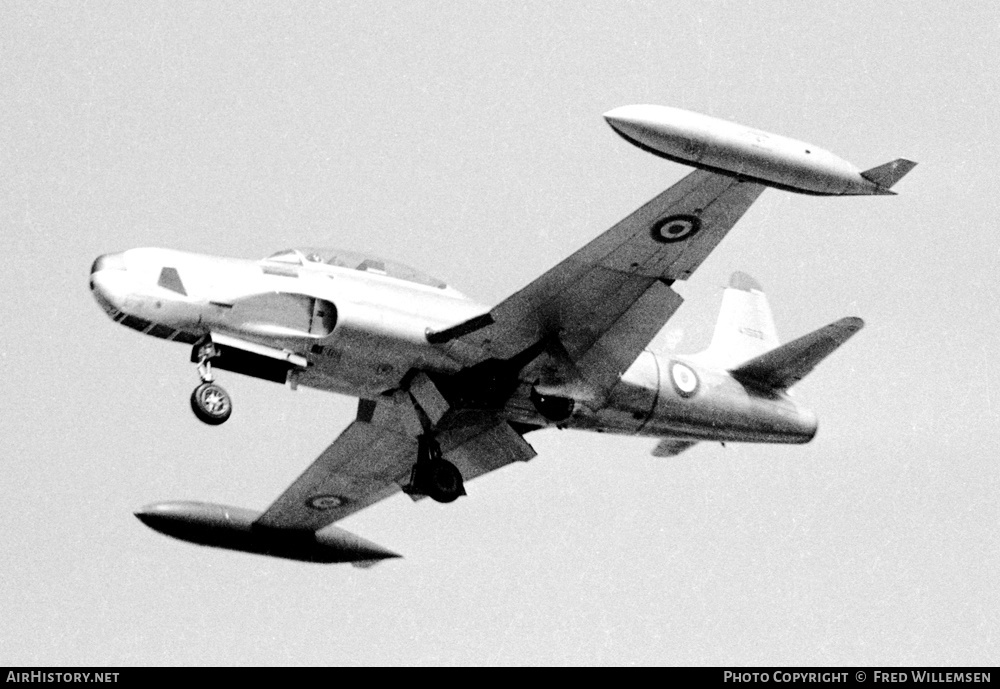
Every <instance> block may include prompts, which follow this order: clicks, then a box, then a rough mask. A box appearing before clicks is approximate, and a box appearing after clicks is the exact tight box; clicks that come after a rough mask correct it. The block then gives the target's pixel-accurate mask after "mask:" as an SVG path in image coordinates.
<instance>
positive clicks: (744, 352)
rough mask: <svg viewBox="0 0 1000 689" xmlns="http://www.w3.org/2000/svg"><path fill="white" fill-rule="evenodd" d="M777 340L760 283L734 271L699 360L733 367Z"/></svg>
mask: <svg viewBox="0 0 1000 689" xmlns="http://www.w3.org/2000/svg"><path fill="white" fill-rule="evenodd" d="M779 344H780V341H779V340H778V332H777V330H776V329H775V327H774V317H773V316H772V315H771V307H770V305H768V303H767V297H766V296H764V290H763V289H761V286H760V284H758V282H757V281H756V280H754V279H753V278H752V277H750V276H749V275H747V274H746V273H741V272H736V273H733V275H732V277H731V278H729V287H727V288H726V291H725V292H723V294H722V307H721V309H720V310H719V319H718V320H717V321H716V323H715V332H714V333H713V334H712V342H711V344H709V345H708V349H706V350H705V351H704V352H702V353H701V354H698V355H697V358H698V360H700V361H702V362H704V363H706V364H708V365H711V366H717V367H719V368H727V369H728V368H732V367H734V366H738V365H739V364H742V363H743V362H745V361H747V360H749V359H753V358H754V357H757V356H760V355H761V354H763V353H765V352H767V351H768V350H771V349H774V348H775V347H777V346H778V345H779Z"/></svg>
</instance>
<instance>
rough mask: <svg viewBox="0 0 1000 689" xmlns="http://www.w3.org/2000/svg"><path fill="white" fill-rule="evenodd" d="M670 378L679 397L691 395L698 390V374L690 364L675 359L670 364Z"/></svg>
mask: <svg viewBox="0 0 1000 689" xmlns="http://www.w3.org/2000/svg"><path fill="white" fill-rule="evenodd" d="M670 380H671V381H673V384H674V389H675V390H677V394H678V395H680V396H681V397H691V396H692V395H693V394H694V393H696V392H698V374H697V373H695V372H694V371H693V370H692V369H691V367H690V366H688V365H686V364H682V363H680V362H678V361H675V362H674V363H673V364H671V366H670Z"/></svg>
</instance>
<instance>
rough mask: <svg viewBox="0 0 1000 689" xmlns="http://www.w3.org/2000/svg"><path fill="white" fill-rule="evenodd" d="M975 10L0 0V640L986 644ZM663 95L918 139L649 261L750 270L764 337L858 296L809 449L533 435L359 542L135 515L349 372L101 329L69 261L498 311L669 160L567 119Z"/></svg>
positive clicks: (447, 645) (99, 646) (411, 648)
mask: <svg viewBox="0 0 1000 689" xmlns="http://www.w3.org/2000/svg"><path fill="white" fill-rule="evenodd" d="M998 45H1000V9H998V8H997V6H996V4H995V3H992V2H986V1H984V2H978V3H976V2H969V3H952V4H948V5H947V6H945V5H942V4H940V3H919V4H918V3H913V2H879V3H851V2H845V3H836V4H831V3H826V4H825V5H824V6H823V9H822V12H821V11H820V9H819V7H818V6H817V5H813V4H807V3H792V2H787V3H782V2H754V3H745V2H741V3H736V2H732V3H721V2H712V3H709V2H687V3H677V2H663V1H657V2H650V3H627V4H626V3H623V2H608V3H585V4H584V3H580V2H572V3H562V4H553V3H531V4H516V5H515V4H514V3H495V2H484V3H475V4H473V3H455V2H443V3H417V2H410V1H407V2H400V3H381V4H379V5H377V6H373V5H372V4H370V3H339V4H334V3H316V4H294V5H293V4H291V3H284V2H281V3H276V4H275V6H266V5H264V4H262V3H254V4H250V5H244V4H241V3H230V4H223V3H204V4H187V5H184V4H181V3H177V2H159V3H151V2H145V3H131V2H122V3H86V4H61V5H57V6H51V5H48V4H42V3H38V2H4V3H3V4H2V5H0V250H2V251H3V255H4V256H6V257H7V262H6V267H5V270H3V271H2V273H0V288H2V289H0V294H2V295H3V296H2V297H0V323H2V326H0V381H2V382H0V389H2V390H3V392H4V394H3V402H2V403H0V404H2V411H3V413H2V414H0V419H2V420H0V429H2V432H0V462H2V467H3V472H2V475H3V479H2V480H0V505H2V508H3V519H2V526H0V540H2V542H3V553H4V554H3V556H2V557H0V662H2V663H4V664H13V665H17V664H29V665H31V664H52V665H73V664H86V665H118V664H123V665H129V664H375V663H378V664H383V663H389V664H437V663H441V664H466V663H477V664H479V663H489V664H494V663H495V664H536V663H545V664H549V663H557V664H558V663H583V664H627V663H638V664H701V663H714V664H727V665H736V664H771V663H775V664H814V663H815V664H880V665H892V664H909V663H915V664H925V663H929V664H964V663H970V664H982V663H986V664H990V663H993V662H995V661H996V659H997V657H1000V650H998V632H1000V630H998V626H1000V625H998V619H1000V593H998V589H1000V586H998V584H997V578H996V572H997V571H998V568H1000V543H998V537H997V531H998V527H1000V511H998V507H997V495H998V490H1000V468H998V463H997V445H998V439H1000V438H998V436H1000V433H998V422H1000V391H998V390H997V388H996V385H997V382H998V380H1000V368H998V364H997V362H996V358H997V354H998V350H997V345H996V342H997V336H998V331H1000V328H998V325H1000V322H998V321H1000V318H998V315H997V303H998V297H1000V290H998V288H997V280H998V276H1000V272H998V270H997V268H998V262H1000V261H998V259H1000V240H998V238H997V236H998V235H997V226H998V217H1000V208H998V201H997V198H998V194H997V185H996V178H997V174H996V170H997V164H998V153H1000V147H998V145H997V144H998V137H997V135H996V133H995V132H996V118H995V113H996V107H997V104H998V103H1000V88H998V85H1000V77H998V74H1000V69H998V58H997V55H998V53H997V46H998ZM629 103H657V104H662V105H673V106H678V107H683V108H688V109H691V110H696V111H699V112H704V113H707V114H710V115H714V116H717V117H723V118H726V119H732V120H736V121H739V122H742V123H745V124H748V125H752V126H755V127H758V128H761V129H765V130H769V131H773V132H776V133H781V134H785V135H788V136H793V137H796V138H800V139H804V140H807V141H810V142H812V143H815V144H816V145H818V146H822V147H824V148H827V149H829V150H831V151H833V152H835V153H837V154H838V155H841V156H842V157H844V158H846V159H848V160H850V161H852V162H854V163H855V164H857V165H858V166H859V167H861V168H867V167H872V166H875V165H878V164H881V163H884V162H886V161H889V160H892V159H893V158H896V157H908V158H911V159H913V160H916V161H919V163H920V165H919V166H918V167H917V168H916V169H915V170H914V171H913V172H912V173H910V175H909V176H908V177H907V178H906V179H905V180H904V181H903V182H901V183H900V184H899V187H898V191H899V192H900V195H899V196H897V197H892V198H885V197H878V198H834V199H825V198H816V197H808V196H796V195H792V194H788V193H784V192H779V191H774V190H769V191H767V192H766V193H765V194H764V196H763V197H762V198H761V200H760V201H758V203H757V204H756V205H755V206H754V207H753V208H752V209H751V210H750V212H749V213H748V214H747V215H746V216H745V217H744V219H743V220H742V221H741V223H740V224H739V225H737V227H736V228H735V230H734V231H733V232H732V233H731V235H730V236H729V237H728V238H727V239H726V240H725V241H724V242H723V243H722V245H721V246H720V248H719V249H718V250H717V251H716V252H715V253H714V254H713V255H712V256H711V257H710V258H709V259H708V260H707V261H706V262H705V263H704V265H703V266H702V268H701V269H700V270H699V271H698V272H697V273H696V274H695V275H694V276H693V277H692V279H691V280H690V281H689V282H688V283H687V284H685V285H682V286H681V287H680V291H681V292H682V293H683V294H684V295H685V297H686V299H687V303H686V304H685V306H684V307H683V308H682V309H681V311H680V312H679V313H678V314H677V316H676V318H675V320H674V323H675V324H676V328H677V333H676V334H677V335H682V339H681V343H680V346H679V348H680V350H681V351H695V350H698V349H700V348H701V347H703V346H704V345H706V344H707V341H708V339H709V335H710V332H711V327H712V324H713V323H714V319H715V315H716V310H717V308H718V303H719V298H720V296H721V291H720V287H721V286H722V285H724V284H725V283H726V282H727V280H728V276H729V274H730V273H731V272H732V271H734V270H745V271H747V272H749V273H750V274H752V275H753V276H755V277H756V278H757V279H758V280H759V281H760V282H761V283H762V284H763V285H764V287H765V288H766V289H767V291H768V294H769V297H770V299H771V303H772V307H773V309H774V311H775V317H776V320H777V322H778V327H779V330H780V332H781V334H782V335H783V336H784V337H786V338H791V337H795V336H798V335H801V334H804V333H805V332H807V331H809V330H812V329H814V328H816V327H819V326H821V325H824V324H825V323H827V322H829V321H832V320H834V319H836V318H839V317H841V316H846V315H858V316H861V317H863V318H864V319H865V320H866V321H867V323H868V327H867V328H866V329H865V330H863V331H862V332H861V334H859V335H858V336H857V337H856V338H855V339H853V340H852V341H851V342H850V343H849V344H848V345H847V346H845V347H844V348H843V349H842V350H840V351H838V352H837V353H836V354H835V355H834V356H833V357H831V358H830V359H829V360H827V361H826V362H824V363H823V364H822V366H820V367H819V368H818V369H817V371H816V372H815V373H814V374H813V375H812V376H811V377H810V378H809V379H808V380H806V381H805V382H804V383H803V384H801V386H799V388H797V391H798V398H799V399H800V400H803V401H808V402H809V404H810V405H811V406H812V407H813V408H814V409H815V410H816V411H817V413H818V414H819V415H820V432H819V435H818V436H817V438H816V439H815V440H814V441H813V442H812V443H811V444H809V445H806V446H792V447H782V446H751V445H730V446H729V447H727V448H722V447H720V446H719V445H712V444H703V445H699V446H698V447H696V448H694V449H693V450H691V451H689V452H687V453H686V454H684V455H682V456H681V457H679V458H675V459H668V460H661V459H655V458H652V457H650V456H649V451H650V449H651V448H652V446H653V445H654V444H655V441H654V440H652V439H629V438H621V437H609V436H597V435H589V434H583V433H572V432H557V431H545V432H542V433H537V434H532V435H530V436H529V441H530V442H531V443H532V444H533V445H534V447H535V448H536V449H537V450H538V452H539V456H538V457H537V458H536V459H535V460H533V461H532V462H530V463H529V464H527V465H523V466H522V465H519V466H512V467H508V468H506V469H504V470H501V471H499V472H496V473H495V474H491V475H489V476H487V477H484V478H481V479H478V480H476V481H474V482H471V483H470V485H469V487H468V488H469V496H468V497H467V498H463V499H462V500H460V501H458V502H457V503H455V504H453V505H437V504H433V503H431V501H423V502H421V503H419V504H413V503H411V502H410V500H409V499H408V498H406V497H405V496H397V497H395V498H392V499H391V500H388V501H386V502H383V503H381V504H379V505H377V506H375V507H372V508H369V509H368V510H365V511H363V512H361V513H359V514H357V515H354V516H352V517H350V518H349V519H347V520H345V521H344V522H343V523H342V526H344V527H346V528H347V529H349V530H351V531H353V532H356V533H358V534H359V535H362V536H364V537H366V538H369V539H371V540H373V541H375V542H376V543H380V544H382V545H385V546H387V547H389V548H392V549H394V550H396V551H398V552H401V553H403V554H404V555H405V556H406V558H405V559H403V560H399V561H393V562H389V563H384V564H382V565H380V566H378V567H375V568H373V569H371V570H368V571H362V570H357V569H354V568H352V567H349V566H319V565H306V564H301V563H294V562H286V561H281V560H273V559H268V558H263V557H259V556H253V555H246V554H240V553H232V552H226V551H219V550H212V549H207V548H199V547H196V546H193V545H190V544H186V543H182V542H180V541H175V540H171V539H168V538H166V537H164V536H161V535H159V534H157V533H155V532H153V531H150V530H149V529H147V528H146V527H144V526H143V525H142V524H140V523H139V522H138V521H137V520H136V519H135V518H134V517H133V516H132V512H133V510H134V509H136V508H138V507H140V506H142V505H144V504H146V503H149V502H154V501H158V500H166V499H194V500H204V501H210V502H219V503H223V504H232V505H239V506H246V507H251V508H256V509H263V508H264V507H266V506H267V505H268V504H269V503H270V502H271V501H272V500H273V499H274V498H276V497H277V496H278V495H279V494H280V493H281V491H282V490H283V489H284V488H285V487H286V486H287V484H288V483H290V482H291V481H292V480H293V479H294V478H295V477H296V476H297V475H298V474H299V473H300V472H301V471H302V470H303V469H304V468H305V467H306V466H307V465H308V464H309V463H310V462H311V461H312V460H313V458H314V457H315V456H316V455H317V454H318V453H319V452H320V450H321V449H322V448H323V447H325V446H326V444H327V443H329V442H330V441H331V440H332V439H333V437H334V436H335V435H336V434H338V433H339V432H340V430H341V429H342V428H343V427H344V426H346V424H347V423H348V422H349V421H350V419H351V418H352V416H353V414H354V410H355V406H354V405H355V403H354V401H353V400H350V399H348V398H343V397H337V396H333V395H328V394H323V393H319V392H316V391H311V390H299V391H298V392H291V391H289V390H288V389H287V388H282V387H280V386H277V385H274V384H272V383H266V382H262V381H257V380H253V379H249V378H245V377H241V376H238V375H235V374H229V373H222V374H221V379H220V380H221V382H222V383H223V385H225V386H226V387H227V388H228V389H229V391H230V392H231V393H232V394H233V396H234V400H235V405H236V407H235V412H234V414H233V417H232V419H231V420H230V422H229V423H228V424H226V425H225V426H222V427H219V428H209V427H207V426H204V425H202V424H201V423H200V422H199V421H197V420H196V419H195V418H194V416H193V415H192V414H191V412H190V408H189V406H188V395H189V394H190V391H191V389H192V388H193V387H194V386H195V384H196V383H197V376H196V373H195V370H194V366H193V365H191V364H190V363H189V362H188V355H189V352H188V349H187V348H186V347H184V346H181V345H178V344H172V343H166V342H162V341H159V340H155V339H152V338H148V337H142V336H141V335H139V334H138V333H135V332H133V331H130V330H127V329H126V328H123V327H119V326H116V325H115V324H113V323H112V322H111V321H110V320H109V319H108V318H107V317H106V316H105V315H104V314H103V313H102V312H101V311H100V309H99V308H98V307H97V305H96V304H95V303H94V302H93V300H92V298H91V296H90V293H89V291H88V288H87V277H88V271H89V268H90V264H91V262H92V261H93V259H94V258H95V257H96V256H97V255H99V254H102V253H106V252H110V251H120V250H123V249H126V248H130V247H134V246H162V247H172V248H178V249H186V250H192V251H201V252H205V253H213V254H222V255H230V256H239V257H245V258H257V257H261V256H264V255H267V254H269V253H272V252H273V251H276V250H279V249H283V248H286V247H289V246H296V245H313V246H315V245H320V246H322V245H330V246H340V247H344V248H353V249H359V250H368V251H371V252H374V253H378V254H382V255H385V256H386V257H388V258H395V259H397V260H403V261H406V262H409V263H412V264H413V265H415V266H417V267H420V268H422V269H424V270H426V271H427V272H429V273H431V274H435V275H438V276H440V277H442V278H444V279H446V280H448V281H449V282H451V283H452V284H453V285H455V286H456V287H458V288H459V289H461V290H463V291H464V292H466V293H467V294H469V295H470V296H473V297H475V298H477V299H478V300H480V301H483V302H488V303H493V302H496V301H498V300H500V299H502V298H503V297H505V296H506V295H508V294H509V293H511V292H513V291H514V290H516V289H518V288H519V287H521V286H522V285H524V284H525V283H527V282H528V281H529V280H531V279H532V278H533V277H535V276H536V275H537V274H539V273H540V272H542V271H543V270H545V269H546V268H548V267H550V266H551V265H553V264H555V263H556V262H557V261H559V260H560V259H562V258H563V257H565V256H566V255H567V254H569V253H570V252H571V251H572V250H575V249H576V248H578V247H579V246H581V245H582V244H584V243H585V242H586V241H587V240H589V239H590V238H592V237H594V236H596V235H597V234H598V233H599V232H601V231H603V230H605V229H606V228H607V227H609V226H610V225H612V224H613V223H614V222H616V221H617V220H619V219H620V218H622V217H623V216H625V215H626V214H628V213H629V212H631V211H632V210H633V209H634V208H636V207H638V206H639V205H640V204H642V203H643V202H645V201H646V200H648V199H649V198H651V197H652V196H653V195H655V194H656V193H657V192H659V191H660V190H662V189H663V188H666V187H667V186H668V185H670V184H672V183H673V182H675V181H676V180H678V179H679V178H680V177H681V176H682V175H683V174H685V173H686V172H687V169H686V168H684V167H682V166H680V165H676V164H673V163H669V162H667V161H663V160H659V159H656V158H654V157H652V156H649V155H648V154H645V153H643V152H641V151H639V150H638V149H636V148H633V147H631V146H629V145H628V144H627V143H626V142H624V141H623V140H621V139H620V138H619V137H618V136H616V135H615V134H614V133H613V132H612V131H611V129H610V128H608V126H607V125H606V124H605V122H604V121H603V119H602V118H601V114H602V113H603V112H605V111H607V110H609V109H611V108H613V107H615V106H619V105H625V104H629Z"/></svg>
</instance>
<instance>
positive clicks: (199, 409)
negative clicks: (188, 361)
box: [191, 342, 233, 426]
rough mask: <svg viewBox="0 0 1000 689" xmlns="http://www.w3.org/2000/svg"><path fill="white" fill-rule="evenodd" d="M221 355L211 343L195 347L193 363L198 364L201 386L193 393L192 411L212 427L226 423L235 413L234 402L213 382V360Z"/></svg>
mask: <svg viewBox="0 0 1000 689" xmlns="http://www.w3.org/2000/svg"><path fill="white" fill-rule="evenodd" d="M218 355H219V353H218V351H217V350H216V349H215V345H213V344H212V343H211V342H206V343H204V344H200V345H195V350H194V353H193V356H192V357H191V358H192V360H193V361H197V362H198V375H199V376H200V377H201V385H199V386H198V387H196V388H195V389H194V392H192V393H191V411H193V412H194V415H195V416H197V417H198V418H199V419H201V420H202V421H203V422H205V423H207V424H208V425H210V426H218V425H219V424H221V423H225V422H226V420H227V419H228V418H229V416H230V415H231V414H232V413H233V400H232V398H231V397H230V396H229V393H228V392H226V391H225V390H224V389H223V388H222V386H221V385H217V384H216V383H215V382H214V381H213V380H212V363H211V362H212V359H213V358H215V357H217V356H218Z"/></svg>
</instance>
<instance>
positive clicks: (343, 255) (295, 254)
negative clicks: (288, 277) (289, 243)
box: [267, 248, 448, 289]
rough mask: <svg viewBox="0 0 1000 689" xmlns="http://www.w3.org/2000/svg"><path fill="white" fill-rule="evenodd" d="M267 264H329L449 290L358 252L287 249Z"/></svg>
mask: <svg viewBox="0 0 1000 689" xmlns="http://www.w3.org/2000/svg"><path fill="white" fill-rule="evenodd" d="M267 260H268V261H278V262H281V263H293V264H295V265H303V261H305V262H306V263H326V264H327V265H331V266H337V267H339V268H349V269H351V270H363V271H365V272H367V273H374V274H376V275H386V276H388V277H391V278H396V279H397V280H406V281H407V282H415V283H417V284H419V285H427V286H428V287H436V288H438V289H446V288H447V287H448V285H447V284H446V283H444V282H442V281H441V280H438V279H437V278H434V277H431V276H430V275H427V274H426V273H423V272H421V271H419V270H417V269H416V268H412V267H411V266H408V265H406V264H405V263H397V262H395V261H386V260H383V259H381V258H377V257H374V256H368V255H366V254H362V253H360V252H357V251H344V250H341V249H315V248H302V249H287V250H285V251H279V252H278V253H276V254H272V255H270V256H268V257H267Z"/></svg>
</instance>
